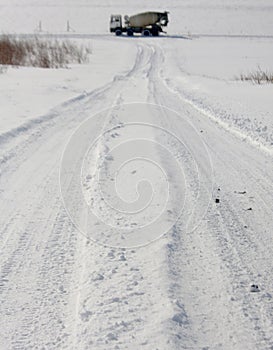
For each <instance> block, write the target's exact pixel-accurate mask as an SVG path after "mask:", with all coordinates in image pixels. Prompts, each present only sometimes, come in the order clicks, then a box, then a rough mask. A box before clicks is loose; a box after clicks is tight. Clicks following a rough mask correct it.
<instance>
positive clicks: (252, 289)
mask: <svg viewBox="0 0 273 350" xmlns="http://www.w3.org/2000/svg"><path fill="white" fill-rule="evenodd" d="M250 291H251V292H254V293H255V292H260V288H259V286H258V284H252V285H251V286H250Z"/></svg>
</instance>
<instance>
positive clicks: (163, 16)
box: [110, 11, 169, 36]
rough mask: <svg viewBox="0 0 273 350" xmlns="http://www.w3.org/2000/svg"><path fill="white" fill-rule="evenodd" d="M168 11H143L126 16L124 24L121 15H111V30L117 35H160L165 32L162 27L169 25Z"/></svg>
mask: <svg viewBox="0 0 273 350" xmlns="http://www.w3.org/2000/svg"><path fill="white" fill-rule="evenodd" d="M168 22H169V19H168V12H167V11H165V12H143V13H139V14H137V15H133V16H127V15H126V16H124V24H123V23H122V16H121V15H111V18H110V32H111V33H115V34H116V35H118V36H119V35H122V33H126V34H127V35H128V36H133V35H134V34H135V33H140V34H142V35H144V36H158V35H159V33H162V32H163V29H162V27H166V26H167V25H168Z"/></svg>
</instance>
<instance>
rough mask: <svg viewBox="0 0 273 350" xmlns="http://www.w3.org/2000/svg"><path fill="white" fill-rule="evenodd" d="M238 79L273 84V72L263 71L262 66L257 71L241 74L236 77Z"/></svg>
mask: <svg viewBox="0 0 273 350" xmlns="http://www.w3.org/2000/svg"><path fill="white" fill-rule="evenodd" d="M236 80H241V81H250V82H252V83H253V84H259V85H260V84H263V83H267V84H273V73H270V72H268V71H263V70H262V69H261V68H260V67H258V70H257V71H256V72H251V73H248V74H241V75H240V77H239V78H238V77H237V78H236Z"/></svg>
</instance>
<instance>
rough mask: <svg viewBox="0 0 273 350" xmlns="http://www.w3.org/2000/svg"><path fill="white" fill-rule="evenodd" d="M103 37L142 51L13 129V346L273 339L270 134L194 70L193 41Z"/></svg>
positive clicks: (5, 206)
mask: <svg viewBox="0 0 273 350" xmlns="http://www.w3.org/2000/svg"><path fill="white" fill-rule="evenodd" d="M94 40H98V41H100V40H102V41H105V42H107V43H109V45H111V47H114V46H115V45H121V47H122V48H123V47H124V46H126V47H127V49H126V50H128V52H129V51H130V55H128V56H127V57H130V59H131V58H133V60H132V61H129V58H127V59H126V56H125V57H124V56H123V57H122V58H121V62H119V71H118V72H117V71H116V72H115V70H114V69H112V70H111V71H112V72H113V76H112V78H111V81H110V80H109V81H110V82H107V83H103V84H101V85H100V87H98V88H93V85H91V86H92V87H91V88H90V89H88V87H86V91H87V92H85V93H82V94H79V95H78V97H76V98H72V99H69V100H67V101H66V102H64V103H62V104H60V105H58V106H56V107H55V108H54V109H52V110H50V111H48V112H47V113H45V114H43V115H42V116H39V117H38V116H37V117H33V118H32V119H30V120H29V121H27V122H24V123H23V124H22V125H20V124H19V125H16V126H12V128H11V130H8V131H7V130H5V132H3V133H2V134H1V135H0V144H1V151H0V152H1V154H0V157H1V158H0V162H1V174H0V176H1V177H0V179H1V180H0V181H1V182H0V201H1V216H0V225H1V240H0V244H1V246H0V249H1V255H0V266H1V272H0V312H1V321H0V329H1V337H0V348H1V349H142V348H143V349H215V350H218V349H224V350H226V349H227V350H228V349H261V350H264V349H271V348H273V337H272V334H273V285H272V281H273V271H272V266H271V260H272V256H273V245H272V212H273V197H272V186H273V168H272V147H270V144H269V143H268V142H267V141H268V140H264V141H265V142H264V143H261V142H260V139H257V138H255V135H254V134H253V133H251V132H249V130H248V129H247V128H245V129H244V128H243V127H242V128H240V127H238V125H236V122H235V123H232V122H230V123H229V122H227V119H225V116H224V117H223V115H222V114H220V112H219V109H216V108H213V106H210V105H208V104H207V105H205V102H204V96H201V93H200V95H199V91H198V88H194V89H192V88H189V86H188V85H187V84H186V81H185V80H184V81H183V79H185V76H184V78H183V79H181V75H183V71H182V68H181V61H179V59H178V58H179V55H178V56H175V54H174V52H173V51H172V50H174V49H173V47H175V48H177V49H178V48H179V47H180V46H179V45H181V44H180V42H182V40H181V39H179V38H172V37H169V38H156V39H155V38H154V39H152V38H146V39H144V38H138V39H137V38H136V39H135V40H128V39H127V38H115V37H109V36H108V37H107V36H105V37H103V38H99V37H98V38H97V39H94ZM116 43H117V44H116ZM170 53H171V54H170ZM104 59H105V62H104V64H105V65H109V67H111V56H110V55H109V57H108V56H107V57H106V58H105V57H104ZM128 66H130V68H128ZM109 70H110V68H109ZM85 84H87V83H85ZM91 84H92V83H91ZM209 107H211V108H209ZM218 113H219V114H218ZM241 126H242V125H241ZM253 135H254V136H253ZM216 199H219V203H216V202H215V200H216ZM88 208H89V209H90V208H91V210H92V213H88ZM74 224H75V225H74ZM252 283H255V284H258V285H259V286H260V289H261V291H260V292H259V293H251V292H250V285H251V284H252Z"/></svg>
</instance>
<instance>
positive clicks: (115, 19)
mask: <svg viewBox="0 0 273 350" xmlns="http://www.w3.org/2000/svg"><path fill="white" fill-rule="evenodd" d="M110 32H111V33H116V35H121V34H122V17H121V15H111V17H110Z"/></svg>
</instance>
